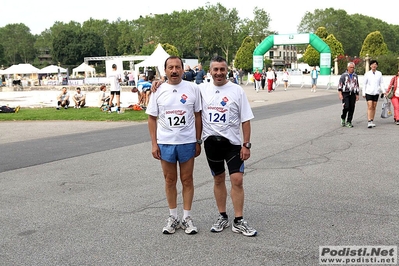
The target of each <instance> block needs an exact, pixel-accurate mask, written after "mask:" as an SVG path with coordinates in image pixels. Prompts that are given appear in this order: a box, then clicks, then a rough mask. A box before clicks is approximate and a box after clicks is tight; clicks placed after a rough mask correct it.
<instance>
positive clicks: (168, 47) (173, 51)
mask: <svg viewBox="0 0 399 266" xmlns="http://www.w3.org/2000/svg"><path fill="white" fill-rule="evenodd" d="M162 48H163V49H164V50H165V52H167V53H168V54H169V55H170V56H179V51H178V50H177V48H176V47H175V46H173V45H171V44H169V43H164V44H162Z"/></svg>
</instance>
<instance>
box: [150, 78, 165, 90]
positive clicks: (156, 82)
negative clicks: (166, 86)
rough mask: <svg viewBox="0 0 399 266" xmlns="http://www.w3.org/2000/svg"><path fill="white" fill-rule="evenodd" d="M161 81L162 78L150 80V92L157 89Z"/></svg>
mask: <svg viewBox="0 0 399 266" xmlns="http://www.w3.org/2000/svg"><path fill="white" fill-rule="evenodd" d="M162 83H163V81H162V80H157V81H154V82H152V86H151V92H156V91H157V89H158V88H159V86H161V84H162Z"/></svg>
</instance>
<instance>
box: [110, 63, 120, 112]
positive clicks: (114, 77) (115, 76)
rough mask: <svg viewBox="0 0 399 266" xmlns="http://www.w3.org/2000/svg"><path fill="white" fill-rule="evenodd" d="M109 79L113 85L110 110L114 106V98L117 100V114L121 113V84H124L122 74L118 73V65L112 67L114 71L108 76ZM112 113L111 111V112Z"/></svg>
mask: <svg viewBox="0 0 399 266" xmlns="http://www.w3.org/2000/svg"><path fill="white" fill-rule="evenodd" d="M108 78H109V83H110V85H111V92H110V97H109V104H110V108H111V106H112V104H113V100H114V97H115V98H116V106H117V107H118V108H117V110H116V111H117V112H118V113H119V112H120V110H121V85H120V83H121V82H122V74H121V73H119V72H118V71H117V66H116V64H113V65H112V71H111V74H110V75H109V76H108ZM109 112H111V109H110V110H109Z"/></svg>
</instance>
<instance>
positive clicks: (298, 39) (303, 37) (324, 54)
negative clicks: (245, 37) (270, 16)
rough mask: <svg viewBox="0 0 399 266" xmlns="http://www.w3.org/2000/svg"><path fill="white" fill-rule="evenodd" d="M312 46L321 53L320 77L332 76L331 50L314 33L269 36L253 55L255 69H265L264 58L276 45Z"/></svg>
mask: <svg viewBox="0 0 399 266" xmlns="http://www.w3.org/2000/svg"><path fill="white" fill-rule="evenodd" d="M307 43H308V44H310V45H311V46H312V47H313V48H314V49H316V51H318V52H319V53H320V75H330V74H331V50H330V47H329V46H328V45H327V44H326V43H325V42H324V41H323V40H322V39H320V37H319V36H317V35H316V34H314V33H303V34H288V35H269V36H268V37H267V38H266V39H264V40H263V41H262V42H261V43H260V44H259V45H258V46H257V47H256V48H255V51H254V53H253V69H257V68H258V69H263V56H264V54H265V53H266V52H267V51H269V50H270V49H271V48H272V47H273V46H274V45H285V44H307Z"/></svg>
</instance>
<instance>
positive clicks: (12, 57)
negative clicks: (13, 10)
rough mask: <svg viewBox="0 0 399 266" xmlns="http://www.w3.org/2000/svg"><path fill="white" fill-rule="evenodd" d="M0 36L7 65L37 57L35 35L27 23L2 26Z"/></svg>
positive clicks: (30, 60) (31, 60) (26, 61)
mask: <svg viewBox="0 0 399 266" xmlns="http://www.w3.org/2000/svg"><path fill="white" fill-rule="evenodd" d="M0 36H1V38H0V45H2V46H3V49H4V59H5V64H6V65H12V64H18V63H28V62H33V60H34V58H35V57H36V50H35V48H34V45H33V44H34V43H35V36H34V35H32V34H31V33H30V29H29V28H28V27H27V26H26V25H25V24H23V23H19V24H8V25H6V26H5V27H3V28H1V31H0Z"/></svg>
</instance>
